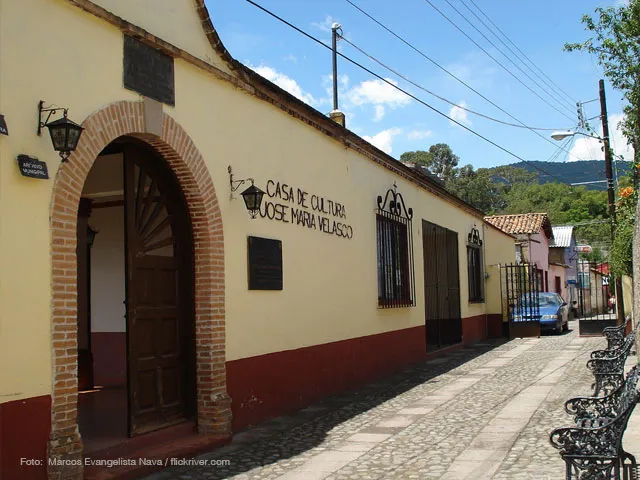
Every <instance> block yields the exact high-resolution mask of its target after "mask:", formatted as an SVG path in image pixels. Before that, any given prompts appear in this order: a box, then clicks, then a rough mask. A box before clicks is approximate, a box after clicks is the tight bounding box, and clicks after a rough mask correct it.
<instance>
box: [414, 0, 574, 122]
mask: <svg viewBox="0 0 640 480" xmlns="http://www.w3.org/2000/svg"><path fill="white" fill-rule="evenodd" d="M424 1H425V2H427V4H429V5H430V6H431V7H432V8H433V9H434V10H435V11H436V12H438V13H439V14H440V15H441V16H442V17H444V18H445V20H447V21H448V22H449V23H450V24H451V25H453V26H454V27H455V28H456V30H458V31H459V32H460V33H462V34H463V35H464V36H465V37H467V38H468V39H469V41H471V42H472V43H473V44H474V45H475V46H476V47H478V48H479V49H480V50H482V51H483V52H484V53H485V55H487V56H488V57H489V58H490V59H492V60H493V61H494V62H496V63H497V64H498V65H500V67H502V69H503V70H504V71H505V72H507V73H508V74H509V75H511V76H512V77H513V78H514V79H515V80H516V81H517V82H519V83H520V84H521V85H522V86H524V87H525V88H526V89H527V90H529V91H530V92H531V93H533V94H534V95H535V96H536V97H538V98H539V99H540V100H542V101H543V102H544V103H546V104H547V105H549V106H550V107H551V108H553V109H554V110H555V111H556V112H558V113H560V114H561V115H563V116H564V117H566V118H568V119H569V120H571V121H573V118H571V117H569V116H568V115H567V114H566V113H564V112H562V111H561V110H560V109H558V108H557V107H556V106H555V105H553V104H552V103H550V102H548V101H547V99H545V98H544V97H542V96H541V95H540V94H538V92H536V91H535V90H533V89H532V88H531V87H529V85H527V84H526V83H524V82H523V81H522V80H520V79H519V78H518V77H517V76H516V75H515V74H514V73H513V72H512V71H511V70H509V69H508V68H507V67H505V66H504V65H503V64H502V63H500V61H499V60H498V59H496V58H495V57H494V56H493V55H491V54H490V53H489V52H487V50H486V49H485V48H484V47H483V46H482V45H480V44H479V43H478V42H476V41H475V40H474V39H473V38H471V37H470V36H469V35H468V34H467V32H465V31H464V30H462V29H461V28H460V27H459V26H458V25H456V23H455V22H454V21H453V20H451V19H450V18H449V17H448V16H447V15H446V14H445V13H443V12H442V11H441V10H440V9H439V8H438V7H436V6H435V5H434V4H433V3H432V2H431V1H430V0H424ZM445 1H446V0H445Z"/></svg>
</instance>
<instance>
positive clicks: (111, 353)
mask: <svg viewBox="0 0 640 480" xmlns="http://www.w3.org/2000/svg"><path fill="white" fill-rule="evenodd" d="M52 25H55V26H56V27H55V28H52ZM62 26H63V27H62ZM41 101H43V102H41ZM52 105H54V106H57V107H60V108H58V110H57V111H56V112H55V113H53V112H52V111H51V110H50V108H49V107H51V106H52ZM61 108H62V109H68V111H65V113H66V115H67V118H68V119H70V120H72V121H73V122H76V123H77V124H80V125H81V126H82V127H83V129H84V130H83V131H82V133H81V136H80V137H79V141H78V143H77V148H75V150H74V151H73V152H71V153H70V155H68V159H67V161H66V162H62V161H61V157H60V156H59V155H58V154H56V152H55V151H54V146H53V144H52V139H51V138H49V131H54V127H55V126H56V124H54V125H50V126H48V127H44V128H42V132H41V135H38V133H37V130H39V125H38V124H39V121H40V120H41V121H42V123H46V122H47V121H48V122H49V123H51V122H53V121H57V120H60V119H62V118H64V117H63V115H62V114H63V110H61ZM40 109H42V110H43V111H42V112H41V113H42V115H41V119H40V120H39V112H40ZM50 113H51V116H49V114H50ZM0 115H2V116H3V118H4V121H5V122H6V126H7V130H6V132H5V133H7V134H6V135H5V134H3V133H0V305H1V313H2V315H1V316H0V362H1V365H2V368H1V369H0V448H1V452H0V453H1V456H0V461H1V462H2V463H1V464H0V477H1V478H3V479H4V478H7V479H13V478H20V479H27V478H46V477H47V476H48V477H49V478H81V477H82V475H83V466H82V461H81V459H82V455H85V456H91V457H94V458H100V455H101V454H103V453H104V452H105V449H107V448H111V451H112V452H135V451H136V450H135V449H136V448H138V447H139V446H140V445H143V444H144V445H145V446H147V447H148V446H149V445H153V444H154V442H158V441H160V439H162V442H165V443H166V442H167V439H172V438H173V439H174V440H175V441H174V446H175V449H174V451H173V452H172V453H173V454H176V455H178V454H186V453H193V451H194V450H193V449H194V445H196V446H197V447H198V448H204V447H210V446H212V445H217V444H220V442H224V441H228V439H229V438H230V435H231V433H232V431H235V430H238V429H240V428H244V427H246V426H248V425H252V424H255V423H257V422H260V421H262V420H264V419H266V418H269V417H273V416H276V415H279V414H282V413H285V412H288V411H291V410H294V409H297V408H300V407H302V406H305V405H307V404H309V403H310V402H312V401H314V400H316V399H318V398H321V397H322V396H325V395H328V394H331V393H335V392H338V391H341V390H344V389H346V388H353V387H355V386H357V385H359V384H362V383H364V382H367V381H369V380H371V379H373V378H375V377H377V376H380V375H383V374H387V373H390V372H392V371H395V370H398V369H400V368H403V367H405V366H407V365H410V364H412V363H414V362H417V361H420V360H423V359H425V358H428V356H430V355H434V354H435V353H434V352H438V351H442V350H443V349H446V348H458V347H460V346H461V345H463V344H471V343H474V342H476V341H478V340H481V339H483V338H486V337H487V336H491V335H494V336H496V335H498V336H499V335H500V333H501V327H502V325H501V315H500V313H501V301H500V287H499V285H500V281H499V277H500V272H499V264H500V263H508V262H512V261H513V260H514V257H515V253H514V251H515V249H514V239H513V238H512V237H510V236H508V235H506V234H504V233H503V232H501V231H499V230H497V229H496V228H494V227H492V226H490V225H488V224H486V223H484V221H483V214H482V212H480V211H477V210H475V209H474V208H472V207H471V206H469V205H467V204H465V203H464V202H462V201H461V200H459V199H458V198H456V197H454V196H452V195H451V194H449V193H447V192H446V191H445V190H444V189H443V188H442V187H441V186H439V185H438V184H437V183H434V182H433V181H432V180H430V179H428V178H426V177H424V176H423V175H421V174H419V173H418V172H416V171H414V170H412V169H410V168H408V167H406V166H404V165H402V164H400V163H399V162H397V161H395V160H394V159H393V158H391V157H389V156H387V155H386V154H384V153H383V152H381V151H380V150H378V149H376V148H375V147H373V146H372V145H370V144H369V143H367V142H366V141H364V140H363V139H361V138H360V137H358V136H356V135H355V134H353V133H351V132H350V131H349V130H347V129H345V128H343V127H342V126H340V125H338V124H336V123H335V122H333V121H332V120H331V119H329V118H326V117H325V116H323V115H322V114H321V113H320V112H318V111H316V110H314V109H313V108H311V107H309V106H308V105H306V104H304V103H302V102H300V101H299V100H297V99H295V98H294V97H292V96H291V95H289V94H287V93H286V92H284V91H283V90H281V89H280V88H278V87H276V86H275V85H273V84H272V83H270V82H269V81H267V80H265V79H263V78H261V77H260V76H259V75H257V74H256V73H254V72H253V71H251V70H250V69H248V68H246V67H244V66H243V65H241V64H240V63H238V62H237V61H236V60H234V59H233V58H232V57H231V56H230V55H229V53H228V52H227V51H226V50H225V48H224V46H223V45H222V44H221V42H220V39H219V38H218V36H217V34H216V32H215V30H214V28H213V26H212V24H211V22H210V20H209V16H208V12H207V10H206V8H205V6H204V3H203V1H202V0H138V1H135V2H132V1H123V0H95V1H89V0H0ZM62 123H64V122H62ZM57 125H58V126H60V122H58V124H57ZM63 126H64V125H63ZM72 127H73V126H72ZM72 127H71V128H72ZM71 132H72V133H73V129H71ZM56 135H57V134H56ZM72 137H73V135H72ZM55 139H56V141H61V142H62V144H63V146H64V143H65V142H64V141H65V140H67V139H66V138H65V137H64V135H63V136H62V137H60V136H56V137H55ZM71 139H72V140H73V138H71ZM76 139H77V138H76ZM62 156H65V155H64V154H63V155H62ZM248 178H251V179H253V181H249V180H248ZM240 180H245V182H244V183H241V182H240ZM252 183H255V186H256V187H258V188H259V189H261V190H263V191H265V192H266V193H265V195H264V199H263V201H262V204H261V207H260V210H259V213H258V214H257V215H256V217H257V218H255V219H252V218H250V215H249V214H248V213H247V208H246V207H245V204H244V202H243V198H242V196H241V194H242V193H245V192H246V188H247V187H249V186H250V185H251V184H252ZM232 190H233V191H232ZM195 431H197V432H198V433H197V434H196V433H193V432H195ZM194 437H196V440H194ZM118 448H120V450H118ZM190 449H191V450H190ZM119 456H122V455H119ZM88 470H90V467H87V471H88ZM114 471H115V470H114Z"/></svg>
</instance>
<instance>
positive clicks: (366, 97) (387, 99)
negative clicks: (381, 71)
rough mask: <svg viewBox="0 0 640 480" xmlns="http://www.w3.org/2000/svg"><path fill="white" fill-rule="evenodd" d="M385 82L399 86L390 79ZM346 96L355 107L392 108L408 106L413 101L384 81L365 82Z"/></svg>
mask: <svg viewBox="0 0 640 480" xmlns="http://www.w3.org/2000/svg"><path fill="white" fill-rule="evenodd" d="M385 80H387V81H388V82H390V83H392V84H394V85H397V84H398V82H395V81H394V80H391V79H389V78H386V79H385ZM346 96H347V98H348V99H349V101H350V102H351V103H353V104H354V105H365V104H372V105H386V106H388V107H391V108H396V107H400V106H404V105H407V104H408V103H409V102H410V101H411V98H410V97H408V96H407V95H405V94H404V93H402V92H401V91H400V90H398V89H395V88H393V87H392V86H391V85H389V84H387V83H385V82H383V81H382V80H367V81H364V82H362V83H360V84H359V85H356V86H355V87H353V88H352V89H351V90H349V91H347V92H346Z"/></svg>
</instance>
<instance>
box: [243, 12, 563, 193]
mask: <svg viewBox="0 0 640 480" xmlns="http://www.w3.org/2000/svg"><path fill="white" fill-rule="evenodd" d="M246 1H247V2H248V3H250V4H251V5H253V6H254V7H257V8H258V9H260V10H262V11H263V12H265V13H266V14H268V15H270V16H271V17H273V18H275V19H276V20H279V21H280V22H282V23H284V24H285V25H287V26H288V27H291V28H293V29H294V30H295V31H297V32H298V33H300V34H302V35H304V36H305V37H307V38H309V39H310V40H313V41H314V42H316V43H317V44H319V45H322V46H323V47H325V48H326V49H327V50H331V51H333V49H332V48H331V47H330V46H329V45H326V44H325V43H323V42H322V41H321V40H319V39H317V38H316V37H314V36H312V35H310V34H309V33H307V32H305V31H304V30H302V29H300V28H298V27H296V26H295V25H293V24H292V23H290V22H288V21H287V20H285V19H284V18H282V17H280V16H278V15H276V14H275V13H273V12H271V11H270V10H267V9H266V8H265V7H263V6H261V5H258V4H257V3H255V2H254V1H253V0H246ZM336 53H337V54H338V55H340V57H342V58H344V59H345V60H347V61H348V62H349V63H351V64H353V65H355V66H357V67H359V68H361V69H362V70H364V71H365V72H367V73H369V74H370V75H373V76H374V77H376V78H377V79H379V80H380V81H382V82H384V83H385V84H387V85H389V86H390V87H392V88H395V89H396V90H398V91H400V92H402V93H404V94H405V95H407V96H408V97H409V98H412V99H414V100H415V101H416V102H418V103H420V104H422V105H424V106H425V107H427V108H429V109H430V110H432V111H434V112H436V113H437V114H438V115H440V116H442V117H444V118H446V119H448V120H449V121H451V122H453V123H455V124H456V125H458V126H459V127H462V128H463V129H465V130H467V131H468V132H470V133H472V134H473V135H475V136H477V137H479V138H481V139H482V140H484V141H485V142H487V143H490V144H491V145H493V146H494V147H496V148H498V149H500V150H502V151H503V152H505V153H507V154H508V155H511V156H512V157H514V158H516V159H518V160H520V161H521V162H524V163H527V164H529V165H531V166H532V167H533V168H535V169H536V170H538V171H540V172H541V173H544V174H545V175H548V176H550V177H552V178H557V179H558V180H560V183H564V184H567V182H565V181H564V180H563V179H562V178H560V177H558V176H556V175H553V174H551V173H549V172H547V171H545V170H543V169H542V168H540V167H538V166H537V165H535V164H534V163H532V162H531V161H528V160H525V159H524V158H522V157H520V156H519V155H517V154H515V153H513V152H512V151H511V150H508V149H507V148H505V147H503V146H502V145H499V144H498V143H496V142H494V141H493V140H490V139H489V138H487V137H485V136H484V135H482V134H480V133H478V132H476V131H475V130H473V129H471V128H469V127H467V126H466V125H464V124H462V123H461V122H458V121H457V120H454V119H453V118H451V117H450V116H448V115H447V114H446V113H443V112H441V111H440V110H438V109H437V108H435V107H432V106H431V105H429V104H428V103H427V102H425V101H424V100H421V99H420V98H418V97H416V96H415V95H413V94H411V93H409V92H407V91H406V90H403V89H402V88H400V87H398V86H397V85H395V84H394V83H393V82H391V81H389V80H387V79H386V78H384V77H382V76H381V75H378V74H377V73H375V72H373V71H372V70H370V69H368V68H367V67H365V66H364V65H362V64H360V63H358V62H356V61H355V60H352V59H351V58H349V57H347V56H346V55H344V54H343V53H341V52H336Z"/></svg>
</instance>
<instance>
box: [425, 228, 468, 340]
mask: <svg viewBox="0 0 640 480" xmlns="http://www.w3.org/2000/svg"><path fill="white" fill-rule="evenodd" d="M422 245H423V258H424V279H425V290H424V295H425V327H426V336H427V339H426V342H427V351H433V350H437V349H439V348H442V347H445V346H448V345H454V344H456V343H460V342H461V341H462V321H461V318H460V273H459V265H458V234H457V233H456V232H454V231H452V230H448V229H446V228H443V227H440V226H439V225H435V224H433V223H430V222H427V221H425V220H423V221H422Z"/></svg>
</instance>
